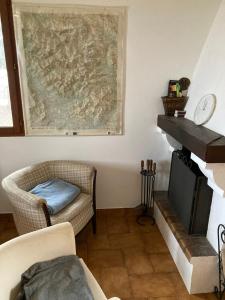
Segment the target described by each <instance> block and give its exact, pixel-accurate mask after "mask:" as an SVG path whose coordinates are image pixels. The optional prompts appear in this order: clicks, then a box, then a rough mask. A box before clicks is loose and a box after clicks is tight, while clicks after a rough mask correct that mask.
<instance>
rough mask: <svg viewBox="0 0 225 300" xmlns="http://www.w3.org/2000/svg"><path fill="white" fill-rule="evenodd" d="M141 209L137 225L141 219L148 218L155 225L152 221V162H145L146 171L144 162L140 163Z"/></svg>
mask: <svg viewBox="0 0 225 300" xmlns="http://www.w3.org/2000/svg"><path fill="white" fill-rule="evenodd" d="M140 174H141V208H142V213H141V214H140V215H139V216H137V219H136V221H137V223H138V224H139V225H142V226H144V224H143V223H141V219H143V218H150V220H151V224H152V225H154V224H155V219H154V183H155V174H156V164H155V163H154V164H153V163H152V161H150V160H148V161H147V169H144V162H143V161H142V162H141V172H140Z"/></svg>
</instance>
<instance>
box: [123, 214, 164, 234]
mask: <svg viewBox="0 0 225 300" xmlns="http://www.w3.org/2000/svg"><path fill="white" fill-rule="evenodd" d="M126 218H127V224H128V227H129V232H152V231H157V232H158V228H157V226H156V225H152V224H151V222H150V220H149V219H143V220H142V224H143V225H140V224H138V223H137V221H136V218H137V217H136V216H135V215H128V216H127V217H126Z"/></svg>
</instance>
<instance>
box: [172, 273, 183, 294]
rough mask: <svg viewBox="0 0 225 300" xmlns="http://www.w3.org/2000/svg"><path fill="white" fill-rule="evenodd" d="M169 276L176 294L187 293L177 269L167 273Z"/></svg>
mask: <svg viewBox="0 0 225 300" xmlns="http://www.w3.org/2000/svg"><path fill="white" fill-rule="evenodd" d="M169 276H170V277H171V278H172V280H173V282H174V285H175V287H176V291H177V294H183V295H185V294H188V291H187V289H186V286H185V284H184V282H183V280H182V278H181V276H180V274H179V273H178V271H176V272H175V273H171V274H169Z"/></svg>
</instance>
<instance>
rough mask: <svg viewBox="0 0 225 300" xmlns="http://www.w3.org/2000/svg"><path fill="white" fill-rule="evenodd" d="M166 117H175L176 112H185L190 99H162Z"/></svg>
mask: <svg viewBox="0 0 225 300" xmlns="http://www.w3.org/2000/svg"><path fill="white" fill-rule="evenodd" d="M161 98H162V102H163V106H164V110H165V115H166V116H174V113H175V110H184V108H185V106H186V104H187V101H188V97H168V96H164V97H161Z"/></svg>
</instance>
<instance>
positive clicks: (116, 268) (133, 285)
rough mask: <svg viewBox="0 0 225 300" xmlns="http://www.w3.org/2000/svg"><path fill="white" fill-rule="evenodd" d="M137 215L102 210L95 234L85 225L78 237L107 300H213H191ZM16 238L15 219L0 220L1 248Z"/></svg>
mask: <svg viewBox="0 0 225 300" xmlns="http://www.w3.org/2000/svg"><path fill="white" fill-rule="evenodd" d="M135 219H136V210H134V209H118V210H102V211H98V215H97V234H96V235H95V236H94V235H93V234H92V230H91V226H87V227H86V228H85V229H84V230H83V231H82V232H81V233H80V234H79V235H78V236H77V238H76V243H77V253H78V255H79V256H81V257H82V258H83V259H84V261H85V262H86V263H87V265H88V267H89V268H90V270H91V271H92V273H93V274H94V276H95V277H96V279H97V280H98V282H99V284H100V285H101V287H102V289H103V290H104V292H105V294H106V295H107V297H113V296H117V297H120V298H121V300H215V299H216V298H215V296H214V295H210V294H208V295H206V294H205V295H195V296H194V295H192V296H190V295H188V293H187V291H186V289H185V286H184V284H183V282H182V280H181V277H180V275H179V273H178V272H177V269H176V266H175V264H174V262H173V260H172V258H171V256H170V254H169V252H168V249H167V247H166V245H165V243H164V241H163V239H162V237H161V234H160V232H159V231H158V229H157V227H156V226H151V225H150V224H149V223H147V224H146V226H140V225H138V224H137V223H136V221H135ZM14 236H16V230H15V227H14V224H13V222H12V219H11V218H8V217H4V216H1V215H0V243H2V242H4V241H6V240H8V239H10V238H13V237H14Z"/></svg>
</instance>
